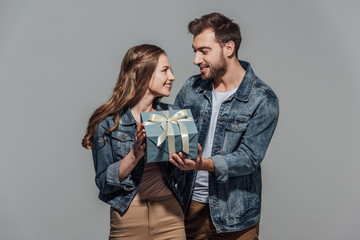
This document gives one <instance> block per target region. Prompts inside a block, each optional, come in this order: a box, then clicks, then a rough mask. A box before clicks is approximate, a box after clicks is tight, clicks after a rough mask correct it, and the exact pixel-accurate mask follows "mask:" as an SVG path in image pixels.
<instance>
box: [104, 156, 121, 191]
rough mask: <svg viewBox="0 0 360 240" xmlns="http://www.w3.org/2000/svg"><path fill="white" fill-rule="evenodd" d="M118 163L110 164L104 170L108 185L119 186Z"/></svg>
mask: <svg viewBox="0 0 360 240" xmlns="http://www.w3.org/2000/svg"><path fill="white" fill-rule="evenodd" d="M119 171H120V161H118V162H115V163H113V164H111V165H110V166H109V167H108V168H107V170H106V182H107V183H108V184H110V185H114V186H120V185H121V183H120V179H119Z"/></svg>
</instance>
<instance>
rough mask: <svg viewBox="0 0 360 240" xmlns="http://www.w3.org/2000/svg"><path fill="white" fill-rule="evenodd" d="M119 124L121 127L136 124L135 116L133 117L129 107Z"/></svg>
mask: <svg viewBox="0 0 360 240" xmlns="http://www.w3.org/2000/svg"><path fill="white" fill-rule="evenodd" d="M119 123H120V124H121V125H125V126H126V125H133V124H136V120H135V118H134V116H133V115H132V113H131V110H130V108H129V107H126V110H125V111H124V113H123V114H122V115H121V117H120V121H119Z"/></svg>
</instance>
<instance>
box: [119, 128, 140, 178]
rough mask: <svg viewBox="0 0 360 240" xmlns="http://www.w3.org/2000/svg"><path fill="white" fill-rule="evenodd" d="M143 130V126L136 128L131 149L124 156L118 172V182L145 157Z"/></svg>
mask: <svg viewBox="0 0 360 240" xmlns="http://www.w3.org/2000/svg"><path fill="white" fill-rule="evenodd" d="M145 137H146V134H145V129H144V124H143V123H140V124H139V125H138V126H137V127H136V133H135V142H134V146H133V149H132V150H131V151H130V152H129V154H128V155H126V156H125V157H124V158H123V159H122V161H121V163H120V170H119V180H120V181H122V180H123V179H124V178H125V177H126V176H128V175H129V174H130V172H131V171H132V170H133V169H134V167H135V166H136V164H137V163H138V162H139V160H140V159H141V158H142V157H143V156H144V155H145V146H146V144H145Z"/></svg>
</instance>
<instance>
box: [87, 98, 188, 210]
mask: <svg viewBox="0 0 360 240" xmlns="http://www.w3.org/2000/svg"><path fill="white" fill-rule="evenodd" d="M174 109H177V108H174V106H171V105H167V104H164V103H158V104H157V110H158V111H162V110H174ZM114 125H115V124H114V121H113V116H112V115H111V116H108V117H107V118H105V119H104V120H103V121H101V122H100V124H99V125H98V127H97V129H96V132H95V135H94V137H93V139H92V143H93V150H92V154H93V160H94V167H95V173H96V176H95V182H96V185H97V187H98V188H99V190H100V193H99V199H100V200H102V201H104V202H106V203H108V204H110V205H111V206H112V207H114V208H116V209H117V210H119V211H120V212H125V211H126V210H127V209H128V207H129V205H130V203H131V201H132V199H133V198H134V196H135V194H136V191H137V189H138V186H139V184H140V181H141V177H142V175H143V173H144V166H145V161H144V158H142V159H141V160H140V161H139V162H138V163H137V165H136V166H135V168H134V169H133V170H132V171H131V173H130V174H129V175H128V176H127V177H126V178H125V179H124V180H122V181H119V169H120V163H121V160H122V159H123V158H124V157H125V156H126V155H127V154H128V153H129V152H130V150H131V149H132V147H133V145H134V139H135V132H136V126H137V122H136V121H135V119H134V117H133V115H132V114H131V111H130V108H127V109H125V111H124V113H123V114H122V115H121V117H120V122H119V126H118V127H117V129H116V130H114V131H112V132H108V131H106V129H108V128H110V127H112V126H114ZM104 136H105V138H106V140H104ZM160 166H161V169H162V171H163V173H164V176H165V178H166V182H167V184H168V186H169V188H170V190H172V192H173V193H174V195H175V196H176V198H177V199H178V201H179V204H180V205H181V206H182V208H183V207H184V204H183V201H182V198H181V196H180V194H179V192H178V191H177V189H176V188H175V184H176V180H175V178H176V177H175V176H174V175H173V174H174V171H173V170H174V169H175V167H174V166H173V165H172V164H171V163H170V162H162V163H160Z"/></svg>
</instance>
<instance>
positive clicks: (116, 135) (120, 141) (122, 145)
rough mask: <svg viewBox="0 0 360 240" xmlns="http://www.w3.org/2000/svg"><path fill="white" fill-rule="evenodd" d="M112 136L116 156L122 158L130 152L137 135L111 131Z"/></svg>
mask: <svg viewBox="0 0 360 240" xmlns="http://www.w3.org/2000/svg"><path fill="white" fill-rule="evenodd" d="M111 138H112V149H113V151H114V156H116V157H117V158H120V159H122V158H124V157H125V156H126V155H127V154H128V153H129V152H130V150H131V148H132V147H133V145H134V138H135V136H134V135H133V134H132V133H128V132H123V131H113V132H111ZM120 159H118V160H120Z"/></svg>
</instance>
